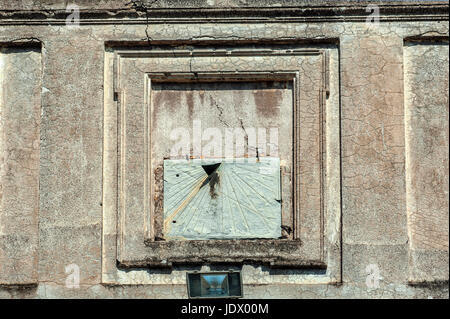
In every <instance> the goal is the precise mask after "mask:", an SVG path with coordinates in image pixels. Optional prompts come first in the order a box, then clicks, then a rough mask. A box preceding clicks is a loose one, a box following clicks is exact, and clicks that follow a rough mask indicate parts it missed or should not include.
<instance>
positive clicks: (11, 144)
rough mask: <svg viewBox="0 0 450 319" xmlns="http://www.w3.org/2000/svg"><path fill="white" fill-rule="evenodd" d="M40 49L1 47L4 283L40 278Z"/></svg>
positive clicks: (0, 256) (0, 265)
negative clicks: (38, 268)
mask: <svg viewBox="0 0 450 319" xmlns="http://www.w3.org/2000/svg"><path fill="white" fill-rule="evenodd" d="M41 65H42V64H41V52H40V50H39V49H35V48H30V49H26V48H25V49H24V48H21V47H7V48H2V47H0V284H10V285H15V284H35V283H37V280H38V272H37V263H38V242H39V234H38V223H39V145H40V141H39V135H40V134H39V133H40V115H41V105H40V97H41Z"/></svg>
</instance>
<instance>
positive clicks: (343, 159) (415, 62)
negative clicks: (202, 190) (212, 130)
mask: <svg viewBox="0 0 450 319" xmlns="http://www.w3.org/2000/svg"><path fill="white" fill-rule="evenodd" d="M73 3H74V4H76V5H77V6H78V7H73V6H72V7H69V10H68V11H66V9H67V8H68V7H67V1H62V0H57V1H55V0H52V1H34V0H29V1H27V0H23V1H10V0H0V298H186V297H187V291H186V282H185V281H186V279H185V273H186V271H194V270H202V271H209V270H211V271H216V270H228V269H234V270H240V271H242V276H243V282H244V294H245V297H247V298H430V297H432V298H448V296H449V295H448V276H449V273H448V266H449V264H448V262H449V255H448V252H449V215H448V214H449V200H448V198H449V166H448V165H449V153H448V147H449V135H448V134H449V133H448V132H449V129H448V125H449V118H448V112H449V101H448V96H449V95H448V78H449V74H448V66H449V65H448V45H449V43H448V35H449V24H448V18H449V15H448V9H449V7H448V2H445V1H444V2H430V1H422V2H412V1H408V2H394V1H390V2H374V1H371V2H363V1H341V2H330V1H320V0H311V1H307V0H295V1H287V0H286V1H285V0H283V1H270V0H258V1H237V0H236V1H235V0H224V1H220V0H193V1H187V0H183V1H181V0H173V1H170V0H161V1H158V0H156V1H150V0H148V1H145V0H144V1H131V2H130V1H122V0H117V1H116V0H102V1H90V0H83V1H82V0H77V1H75V0H74V1H73ZM369 5H370V6H369ZM374 5H375V6H374ZM74 8H79V9H80V15H79V17H80V19H79V20H77V19H76V18H77V15H76V11H75V12H74V11H73V10H74ZM74 13H75V14H74ZM68 17H69V20H67V18H68ZM72 17H73V18H75V20H71V19H70V18H72ZM77 23H78V24H77ZM199 81H200V82H202V81H203V82H206V83H207V84H202V85H190V84H189V83H193V82H195V83H197V82H199ZM153 82H155V83H156V85H155V86H154V87H153V88H154V89H155V90H156V91H158V90H159V92H160V93H155V94H154V95H151V94H153V93H152V83H153ZM222 82H226V83H234V84H233V85H232V88H230V87H228V86H227V85H223V84H220V83H222ZM236 82H238V84H236ZM256 82H257V83H263V84H258V85H255V84H254V83H256ZM177 83H183V84H178V85H177ZM186 83H188V84H186ZM208 83H209V84H208ZM211 83H212V84H211ZM280 83H281V84H280ZM169 84H170V85H169ZM262 87H263V89H264V92H263V93H261V92H262V91H261V90H263V89H262ZM280 87H281V88H282V90H280ZM164 90H165V91H164ZM202 90H203V91H204V90H208V92H207V93H206V94H204V92H203V91H202ZM163 91H164V92H165V93H164V94H163ZM240 91H242V92H240ZM280 91H282V92H283V93H280ZM202 92H203V93H202ZM227 92H228V93H227ZM158 94H159V95H158ZM204 95H205V96H208V98H207V99H204V98H203V96H204ZM150 96H151V97H150ZM203 99H204V100H205V101H206V102H205V101H203ZM217 101H219V102H220V101H222V102H220V103H215V102H217ZM221 103H222V104H221ZM174 106H175V107H174ZM158 107H159V108H158ZM201 107H203V108H201ZM154 110H157V112H156V111H155V112H154ZM198 118H201V120H202V123H204V127H205V128H206V127H207V124H206V123H208V125H210V126H212V127H216V128H219V129H220V130H225V129H226V128H229V127H233V128H234V127H239V128H242V129H243V130H244V132H245V134H247V138H248V137H249V135H248V132H249V130H250V128H251V127H253V126H263V127H270V126H271V125H272V126H273V125H275V126H277V127H279V128H280V130H279V132H282V133H283V134H279V136H278V142H277V143H278V145H279V149H280V152H279V157H280V159H281V188H282V191H281V192H282V193H281V198H282V200H281V203H282V204H281V206H282V223H283V225H285V226H286V227H285V228H284V230H283V233H282V234H283V237H282V238H280V239H279V240H273V239H272V240H261V241H258V240H256V241H255V240H251V241H239V240H235V241H227V240H222V241H221V240H212V241H209V240H208V241H204V242H202V243H198V242H195V241H194V242H192V241H186V240H182V241H178V242H177V241H166V240H161V236H162V237H164V234H163V230H161V229H163V228H162V227H163V226H162V224H163V222H162V217H161V215H160V214H161V212H162V203H163V201H162V196H163V191H164V190H163V172H162V166H161V165H162V162H163V160H164V159H166V158H167V156H169V155H170V154H169V152H168V149H170V145H169V144H170V140H169V139H168V138H167V137H168V135H170V129H169V128H170V127H175V126H177V125H178V126H180V125H188V126H189V125H190V124H191V123H193V121H194V120H196V119H198ZM180 123H183V124H180ZM274 123H275V124H274ZM171 125H172V126H171ZM188 129H189V130H191V129H192V128H191V126H189V127H188ZM190 132H191V133H192V131H190ZM247 144H248V139H247ZM194 151H195V150H194ZM291 151H292V152H291ZM249 153H250V148H248V149H247V153H246V154H245V155H246V156H250V154H249ZM191 155H192V154H191ZM259 155H261V156H264V154H258V156H259ZM160 217H161V218H160ZM78 270H79V275H80V281H79V286H78V287H73V283H74V282H73V279H74V278H75V277H76V275H77V273H78Z"/></svg>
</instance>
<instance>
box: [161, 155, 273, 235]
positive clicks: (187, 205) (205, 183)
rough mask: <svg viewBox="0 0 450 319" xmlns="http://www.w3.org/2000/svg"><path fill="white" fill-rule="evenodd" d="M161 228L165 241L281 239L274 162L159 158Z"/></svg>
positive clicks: (267, 160)
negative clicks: (162, 206) (161, 194)
mask: <svg viewBox="0 0 450 319" xmlns="http://www.w3.org/2000/svg"><path fill="white" fill-rule="evenodd" d="M164 232H165V238H166V239H171V240H177V239H179V240H208V239H244V238H247V239H250V238H279V237H281V195H280V160H279V159H278V158H270V157H266V158H259V159H256V158H254V159H248V158H242V159H233V160H230V159H228V160H226V159H210V160H204V159H202V160H200V159H199V160H165V161H164Z"/></svg>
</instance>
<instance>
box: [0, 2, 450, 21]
mask: <svg viewBox="0 0 450 319" xmlns="http://www.w3.org/2000/svg"><path fill="white" fill-rule="evenodd" d="M372 4H376V5H377V6H378V8H379V12H380V21H391V20H402V21H403V20H448V17H449V11H448V10H449V4H448V3H442V2H441V3H434V2H433V3H426V2H423V3H407V2H406V3H405V2H403V3H372ZM367 5H368V3H353V4H351V5H349V4H348V3H347V4H345V3H344V4H342V3H341V4H339V3H337V4H333V5H332V6H331V5H324V4H321V5H311V4H309V5H303V6H284V7H227V8H219V7H211V8H206V7H190V8H186V7H181V8H176V7H173V8H170V7H164V8H153V7H148V8H147V7H142V6H141V7H137V6H135V7H134V8H133V7H130V6H128V7H122V8H115V9H88V8H81V9H80V24H96V23H98V24H100V23H101V24H147V23H177V22H178V23H198V22H247V23H248V22H286V21H288V22H300V21H311V22H314V21H318V22H320V21H330V22H332V21H347V22H351V21H365V20H366V19H367V17H368V16H369V15H370V14H371V11H370V10H369V11H367ZM69 14H70V12H66V10H65V9H64V10H61V9H51V8H49V9H45V10H20V9H19V10H0V24H20V23H23V24H40V23H45V24H48V23H50V24H65V23H66V19H67V17H68V15H69Z"/></svg>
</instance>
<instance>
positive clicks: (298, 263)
mask: <svg viewBox="0 0 450 319" xmlns="http://www.w3.org/2000/svg"><path fill="white" fill-rule="evenodd" d="M207 51H208V50H205V51H203V52H202V51H201V50H199V51H189V50H186V51H185V52H181V50H179V51H177V52H176V53H175V54H177V55H178V54H182V55H185V56H200V55H205V54H208V52H207ZM210 52H211V51H209V53H210ZM325 52H326V50H316V49H313V50H308V49H299V50H288V51H284V52H282V51H279V50H262V51H260V54H261V55H265V54H266V55H292V54H294V55H295V54H298V55H301V54H322V55H323V63H324V68H323V74H322V79H323V84H324V85H323V87H322V88H321V89H322V93H323V100H322V102H324V101H325V97H326V94H327V93H328V90H329V72H328V71H329V68H328V67H327V60H328V57H327V55H326V54H325ZM148 53H149V52H148V51H147V52H143V51H141V50H136V51H123V52H121V51H120V50H111V49H109V48H107V52H106V55H105V126H104V130H105V143H104V221H103V223H104V228H103V262H102V265H103V267H102V269H103V270H102V273H103V281H104V282H105V283H107V282H123V280H126V279H124V278H125V277H123V275H120V273H121V271H120V270H119V269H117V266H118V265H120V264H121V265H122V266H127V267H132V268H135V269H136V271H138V269H139V268H136V267H143V266H147V265H151V264H152V262H151V261H150V262H149V260H142V261H141V262H138V261H136V260H134V261H130V263H128V262H127V261H126V260H123V261H125V262H124V263H119V264H116V263H117V261H116V260H117V257H118V256H117V252H116V248H115V247H116V244H115V243H114V242H115V239H116V236H117V235H118V234H117V232H116V230H115V229H116V227H117V218H116V217H114V218H113V215H111V214H112V213H113V212H114V211H115V212H117V199H116V196H117V195H118V194H117V186H118V185H117V176H114V174H111V172H114V171H117V169H118V166H117V161H116V160H115V158H117V138H118V135H117V123H118V118H117V108H116V107H117V106H114V105H115V102H114V98H119V96H118V95H116V96H115V94H113V93H114V92H115V91H116V89H117V82H115V81H114V79H117V77H114V76H112V75H113V74H114V71H115V72H117V68H114V67H113V65H114V64H115V63H114V61H117V60H116V59H117V57H118V56H119V55H120V54H125V55H128V56H130V57H131V56H134V57H137V56H141V55H142V54H144V55H145V54H148ZM254 53H255V51H254V50H236V52H234V54H237V55H242V56H245V55H252V54H254ZM151 54H153V55H160V56H161V55H164V54H166V55H169V56H174V53H173V52H170V53H167V52H163V51H156V50H155V51H151ZM215 54H216V55H222V56H225V55H228V54H230V53H229V52H227V51H226V50H222V51H221V50H217V51H216V52H215ZM336 58H337V55H335V56H334V61H335V62H334V64H333V65H334V66H333V69H334V70H335V71H336V70H337V69H336V65H337V64H336V61H337V60H336ZM156 75H157V74H154V76H156ZM206 75H207V74H206V73H205V76H206ZM186 76H187V77H189V76H190V75H188V74H186ZM336 76H337V73H336V74H335V75H334V79H333V81H334V82H336V80H337V77H336ZM333 87H334V93H333V94H332V95H333V96H334V97H333V101H334V102H333V103H336V102H337V100H336V97H337V96H338V91H336V89H337V86H336V83H334V85H333ZM119 100H120V99H119ZM111 106H112V108H111ZM335 106H337V105H336V104H335ZM333 108H334V107H333ZM111 111H112V113H111ZM333 113H336V111H333ZM322 116H323V117H324V118H325V117H326V116H327V115H326V113H323V114H322ZM335 116H336V114H334V117H335ZM331 122H332V123H331V124H332V125H334V129H333V131H334V132H335V133H336V132H338V131H336V129H337V130H338V127H337V126H336V123H335V121H334V120H333V121H331ZM333 123H334V124H333ZM333 139H335V138H333ZM323 143H324V144H326V142H325V140H324V141H323ZM332 143H336V142H332ZM334 145H335V146H333V147H332V149H331V151H332V152H333V153H335V154H336V151H337V150H338V149H339V147H338V144H334ZM336 147H337V149H335V148H336ZM324 148H327V149H329V145H328V146H327V147H325V146H324ZM325 157H326V155H325V153H324V154H323V158H325ZM327 162H329V160H327ZM331 162H335V161H334V160H333V161H331ZM333 165H335V164H333ZM334 167H335V168H337V167H336V166H334ZM335 168H331V170H332V171H334V170H335ZM323 169H324V170H325V169H326V166H325V165H324V166H323ZM338 170H339V169H338ZM323 175H325V171H324V172H323ZM331 175H333V176H338V175H339V174H338V175H335V173H333V172H332V173H331ZM333 176H332V177H331V178H332V179H334V178H335V177H333ZM327 180H329V178H328V177H327ZM328 183H329V181H327V182H326V183H325V182H324V181H323V177H322V187H324V185H325V184H327V185H330V184H328ZM338 184H339V182H336V181H335V182H332V185H333V186H332V189H333V190H334V191H336V187H337V186H338ZM330 191H332V190H327V191H326V192H327V193H329V192H330ZM330 195H331V194H330ZM327 197H328V195H326V198H327ZM332 197H336V196H334V195H332ZM338 197H339V196H338ZM338 197H337V198H335V199H338ZM326 198H325V196H324V198H323V199H324V203H323V208H322V214H323V209H327V207H326V206H327V204H326V202H327V199H326ZM108 203H109V204H108ZM332 205H334V203H333V204H332ZM336 205H337V206H335V207H334V208H331V211H334V212H333V213H331V215H329V214H330V212H327V216H329V217H332V221H330V222H331V224H330V225H326V226H322V228H323V227H326V228H328V232H329V231H330V230H331V233H327V245H326V247H328V248H327V252H326V256H328V257H324V252H323V247H324V246H325V244H324V242H323V241H322V242H321V247H322V254H321V255H322V256H321V258H320V259H319V260H316V261H314V260H309V261H308V260H304V259H303V260H302V259H301V258H299V257H300V256H296V257H295V258H292V260H291V261H290V262H289V261H286V260H285V261H284V262H278V263H277V262H276V261H274V259H273V258H270V256H269V255H270V254H267V251H264V253H263V254H259V253H258V248H257V245H255V244H256V243H255V242H253V243H252V241H248V243H246V244H247V247H248V252H249V253H251V254H250V255H253V256H254V257H256V259H252V258H242V256H236V257H237V258H232V259H233V260H224V258H223V255H221V254H219V255H216V256H215V257H214V256H210V258H209V259H207V260H205V259H204V258H197V257H196V258H192V259H191V261H192V262H193V263H204V262H205V261H207V262H213V263H214V262H219V263H223V262H224V261H225V262H238V263H241V262H244V263H245V262H247V261H252V260H253V261H258V260H259V262H264V263H272V266H290V267H297V268H298V267H308V268H310V267H326V264H327V260H328V261H331V267H332V269H331V270H330V271H331V273H330V275H331V276H332V278H334V279H328V280H332V281H335V280H338V281H339V280H340V279H339V278H340V257H339V254H340V253H339V251H340V248H339V247H340V244H339V246H334V245H335V244H333V246H332V247H331V246H329V244H328V243H330V239H331V240H332V241H333V242H334V241H336V240H337V241H338V242H340V240H339V234H340V226H339V222H338V220H339V219H340V213H339V215H336V213H335V212H337V211H339V212H340V203H337V202H336ZM336 209H337V210H336ZM114 214H116V213H114ZM108 216H109V217H108ZM336 218H338V219H336ZM336 222H337V223H336ZM330 227H331V228H330ZM335 229H336V231H338V233H337V234H335V235H333V232H334V231H335ZM336 235H338V237H336ZM330 236H331V237H330ZM333 238H334V239H333ZM223 242H224V241H216V242H215V243H214V246H215V247H211V248H216V247H217V246H222V245H223V244H224V243H223ZM174 244H177V243H175V242H165V243H163V245H166V246H167V247H166V248H169V249H170V247H168V246H170V245H174ZM178 244H179V243H178ZM271 244H272V248H273V251H275V253H276V251H280V250H281V249H283V247H282V246H280V244H281V243H280V242H279V241H275V242H273V243H271ZM283 244H285V246H284V248H286V249H288V250H289V249H295V248H294V247H293V246H292V244H294V245H295V241H285V243H283ZM194 245H195V244H194ZM205 245H206V246H205V248H207V246H208V245H211V243H207V244H205ZM226 245H227V249H228V250H229V249H230V248H232V246H233V245H235V243H231V246H230V241H227V243H226ZM288 247H290V248H288ZM255 249H256V250H255ZM336 249H337V251H336ZM157 250H158V249H157V248H156V251H155V253H158V252H157ZM331 251H333V252H331ZM335 251H336V252H335ZM336 253H337V255H336ZM330 254H331V255H330ZM333 256H334V257H333ZM172 257H173V261H174V262H178V261H181V262H183V263H184V262H186V259H185V258H184V257H182V258H177V257H179V256H175V255H174V256H172ZM330 258H331V259H330ZM336 258H338V259H336ZM326 259H327V260H326ZM166 262H167V260H166ZM169 263H170V262H169ZM159 266H161V263H160V262H159ZM336 267H338V268H336ZM118 275H120V277H121V278H122V279H120V278H118V277H116V276H118ZM114 278H116V279H114ZM319 280H320V279H319ZM323 280H325V278H323Z"/></svg>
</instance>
